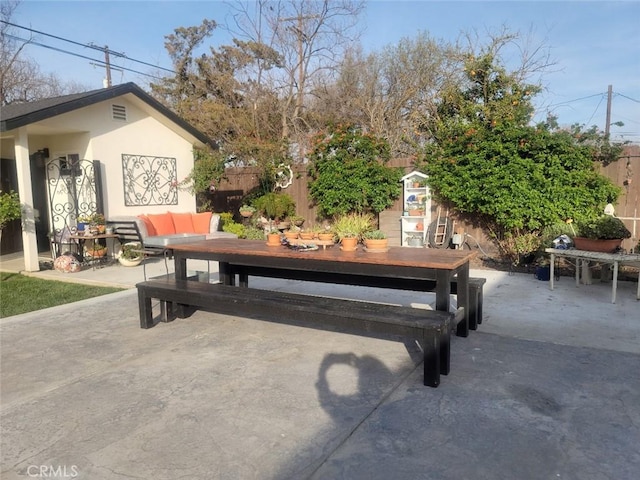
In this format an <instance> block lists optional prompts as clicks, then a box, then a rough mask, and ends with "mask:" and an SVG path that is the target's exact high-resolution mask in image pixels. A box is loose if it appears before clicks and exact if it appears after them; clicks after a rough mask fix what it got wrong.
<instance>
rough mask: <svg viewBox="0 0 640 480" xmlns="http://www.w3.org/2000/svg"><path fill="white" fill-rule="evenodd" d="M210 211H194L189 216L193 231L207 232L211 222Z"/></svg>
mask: <svg viewBox="0 0 640 480" xmlns="http://www.w3.org/2000/svg"><path fill="white" fill-rule="evenodd" d="M211 215H212V214H211V212H202V213H194V214H193V215H192V216H191V220H192V221H193V229H194V230H195V233H209V224H210V223H211Z"/></svg>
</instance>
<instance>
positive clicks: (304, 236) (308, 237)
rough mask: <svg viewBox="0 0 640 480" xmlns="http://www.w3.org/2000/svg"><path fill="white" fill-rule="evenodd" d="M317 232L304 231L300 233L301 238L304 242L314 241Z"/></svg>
mask: <svg viewBox="0 0 640 480" xmlns="http://www.w3.org/2000/svg"><path fill="white" fill-rule="evenodd" d="M316 235H317V234H316V232H314V231H313V230H303V231H301V232H300V238H301V239H302V240H313V239H314V238H316Z"/></svg>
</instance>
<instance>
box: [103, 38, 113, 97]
mask: <svg viewBox="0 0 640 480" xmlns="http://www.w3.org/2000/svg"><path fill="white" fill-rule="evenodd" d="M104 66H105V68H106V69H107V88H109V87H110V86H111V62H110V61H109V46H108V45H105V46H104Z"/></svg>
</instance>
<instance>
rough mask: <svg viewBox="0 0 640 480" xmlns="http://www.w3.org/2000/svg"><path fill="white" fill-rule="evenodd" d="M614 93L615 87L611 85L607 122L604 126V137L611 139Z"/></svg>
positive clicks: (608, 93)
mask: <svg viewBox="0 0 640 480" xmlns="http://www.w3.org/2000/svg"><path fill="white" fill-rule="evenodd" d="M612 93H613V86H612V85H609V88H608V89H607V122H606V123H605V125H604V136H605V138H606V139H607V140H608V139H609V131H610V129H611V96H612Z"/></svg>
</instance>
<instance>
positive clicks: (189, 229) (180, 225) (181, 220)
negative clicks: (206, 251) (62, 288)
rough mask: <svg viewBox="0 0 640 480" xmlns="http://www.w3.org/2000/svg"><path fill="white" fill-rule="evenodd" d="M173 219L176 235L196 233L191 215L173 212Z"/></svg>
mask: <svg viewBox="0 0 640 480" xmlns="http://www.w3.org/2000/svg"><path fill="white" fill-rule="evenodd" d="M171 218H172V219H173V226H174V227H175V229H176V233H196V231H195V230H194V228H193V222H192V221H191V213H174V212H171Z"/></svg>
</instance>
